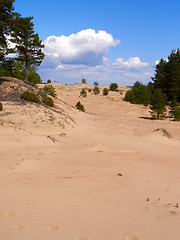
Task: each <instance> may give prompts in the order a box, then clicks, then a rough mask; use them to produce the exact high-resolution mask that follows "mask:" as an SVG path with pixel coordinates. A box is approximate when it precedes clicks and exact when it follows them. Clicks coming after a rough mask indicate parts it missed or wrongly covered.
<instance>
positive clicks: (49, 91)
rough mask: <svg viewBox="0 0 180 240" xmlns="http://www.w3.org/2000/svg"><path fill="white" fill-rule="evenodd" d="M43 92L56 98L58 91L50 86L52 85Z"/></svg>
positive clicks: (45, 87) (44, 88)
mask: <svg viewBox="0 0 180 240" xmlns="http://www.w3.org/2000/svg"><path fill="white" fill-rule="evenodd" d="M43 90H44V91H45V92H46V93H47V94H49V95H50V96H52V97H54V98H55V97H56V95H57V94H56V90H55V88H54V87H53V86H52V85H51V84H50V85H46V86H44V87H43Z"/></svg>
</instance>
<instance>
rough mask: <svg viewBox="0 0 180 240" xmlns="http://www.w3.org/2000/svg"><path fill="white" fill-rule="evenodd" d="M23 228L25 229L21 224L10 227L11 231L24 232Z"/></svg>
mask: <svg viewBox="0 0 180 240" xmlns="http://www.w3.org/2000/svg"><path fill="white" fill-rule="evenodd" d="M25 228H26V226H25V225H23V224H16V225H14V226H12V229H14V230H24V229H25Z"/></svg>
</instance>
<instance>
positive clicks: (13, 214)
mask: <svg viewBox="0 0 180 240" xmlns="http://www.w3.org/2000/svg"><path fill="white" fill-rule="evenodd" d="M15 215H16V214H15V212H13V211H8V212H0V216H3V217H13V216H15Z"/></svg>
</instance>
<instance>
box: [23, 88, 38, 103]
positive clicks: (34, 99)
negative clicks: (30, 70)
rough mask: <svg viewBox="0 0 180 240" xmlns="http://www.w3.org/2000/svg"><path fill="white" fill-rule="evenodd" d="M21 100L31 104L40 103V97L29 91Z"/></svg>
mask: <svg viewBox="0 0 180 240" xmlns="http://www.w3.org/2000/svg"><path fill="white" fill-rule="evenodd" d="M21 98H22V99H24V100H26V101H29V102H35V103H40V99H39V97H38V96H37V95H36V94H34V93H32V92H29V91H25V92H24V93H22V94H21Z"/></svg>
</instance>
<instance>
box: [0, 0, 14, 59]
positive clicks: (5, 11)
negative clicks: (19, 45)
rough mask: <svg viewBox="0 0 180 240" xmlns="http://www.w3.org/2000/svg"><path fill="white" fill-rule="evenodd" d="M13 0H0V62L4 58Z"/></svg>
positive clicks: (11, 17)
mask: <svg viewBox="0 0 180 240" xmlns="http://www.w3.org/2000/svg"><path fill="white" fill-rule="evenodd" d="M13 3H14V0H6V1H5V0H1V1H0V62H1V61H3V60H4V58H5V55H6V54H7V53H8V52H7V47H8V44H7V38H6V37H7V36H8V35H9V34H10V30H11V21H12V19H13V13H12V11H13V10H14V7H13Z"/></svg>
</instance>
